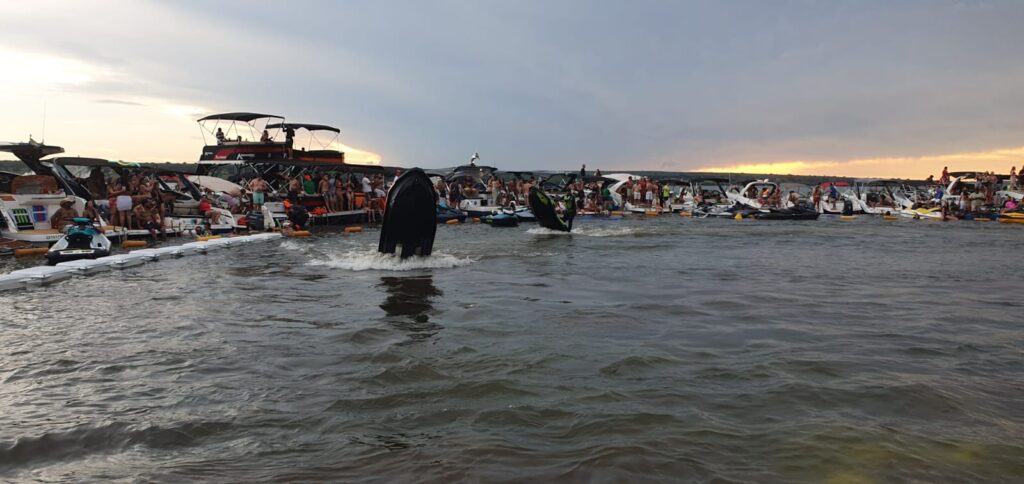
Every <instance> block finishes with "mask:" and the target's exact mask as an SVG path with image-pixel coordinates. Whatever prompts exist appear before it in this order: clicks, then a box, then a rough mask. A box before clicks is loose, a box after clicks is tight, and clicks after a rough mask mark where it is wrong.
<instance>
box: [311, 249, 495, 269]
mask: <svg viewBox="0 0 1024 484" xmlns="http://www.w3.org/2000/svg"><path fill="white" fill-rule="evenodd" d="M473 262H476V261H475V260H474V259H471V258H468V257H456V256H454V255H451V254H445V253H443V252H436V251H435V252H434V253H433V254H431V255H430V256H428V257H409V258H408V259H402V258H400V257H399V256H398V255H396V254H382V253H380V252H377V251H376V250H372V249H362V250H350V251H348V252H345V253H344V254H341V255H336V254H330V255H328V256H327V258H326V259H312V260H310V261H309V262H307V263H306V265H310V266H326V267H332V268H335V269H346V270H350V271H369V270H377V271H412V270H417V269H450V268H453V267H461V266H465V265H469V264H472V263H473Z"/></svg>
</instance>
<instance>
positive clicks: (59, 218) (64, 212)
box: [50, 197, 78, 229]
mask: <svg viewBox="0 0 1024 484" xmlns="http://www.w3.org/2000/svg"><path fill="white" fill-rule="evenodd" d="M77 216H78V210H75V199H74V198H71V197H68V198H65V199H64V200H61V201H60V208H59V209H57V211H56V212H53V215H52V216H50V227H52V228H55V229H61V228H64V226H65V225H67V224H69V223H71V219H73V218H75V217H77Z"/></svg>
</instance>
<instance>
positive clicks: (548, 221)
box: [530, 187, 576, 232]
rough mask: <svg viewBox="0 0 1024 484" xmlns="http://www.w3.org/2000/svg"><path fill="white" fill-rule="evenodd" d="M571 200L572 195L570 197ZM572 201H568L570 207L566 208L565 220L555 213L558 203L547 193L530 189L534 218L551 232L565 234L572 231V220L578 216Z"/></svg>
mask: <svg viewBox="0 0 1024 484" xmlns="http://www.w3.org/2000/svg"><path fill="white" fill-rule="evenodd" d="M570 199H571V195H570ZM573 202H574V201H572V200H570V201H567V203H568V206H567V207H566V212H565V218H564V219H563V218H562V217H559V216H558V212H557V211H555V208H556V206H557V203H556V202H555V200H554V199H553V198H551V197H549V196H548V195H547V194H546V193H544V192H542V191H541V190H539V189H538V188H537V187H530V210H531V211H532V212H533V216H534V217H536V218H537V223H539V224H540V226H541V227H544V228H547V229H551V230H561V231H563V232H569V231H571V230H572V219H573V217H575V215H576V210H575V203H573Z"/></svg>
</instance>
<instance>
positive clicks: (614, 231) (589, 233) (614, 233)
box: [526, 227, 667, 237]
mask: <svg viewBox="0 0 1024 484" xmlns="http://www.w3.org/2000/svg"><path fill="white" fill-rule="evenodd" d="M526 233H528V234H533V235H582V236H585V237H635V236H644V235H664V234H666V233H667V232H666V231H664V230H658V229H656V228H648V227H574V228H573V229H572V232H562V231H560V230H551V229H547V228H544V227H534V228H532V229H530V230H527V231H526Z"/></svg>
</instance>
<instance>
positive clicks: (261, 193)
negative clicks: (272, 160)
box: [249, 175, 269, 210]
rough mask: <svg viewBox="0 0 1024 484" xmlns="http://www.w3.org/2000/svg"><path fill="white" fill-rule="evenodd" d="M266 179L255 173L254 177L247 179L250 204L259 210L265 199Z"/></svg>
mask: <svg viewBox="0 0 1024 484" xmlns="http://www.w3.org/2000/svg"><path fill="white" fill-rule="evenodd" d="M268 188H269V187H268V186H267V181H266V180H264V179H263V177H261V176H259V175H256V177H255V178H253V179H252V180H249V191H250V192H252V204H253V206H254V207H256V210H259V209H260V208H261V207H263V202H265V201H266V193H267V189H268Z"/></svg>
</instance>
